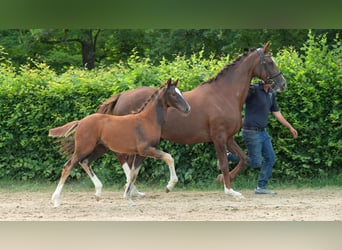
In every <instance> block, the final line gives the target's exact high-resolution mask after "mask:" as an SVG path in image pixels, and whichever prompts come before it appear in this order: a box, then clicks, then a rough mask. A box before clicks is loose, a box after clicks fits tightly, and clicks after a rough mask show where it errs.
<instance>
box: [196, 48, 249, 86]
mask: <svg viewBox="0 0 342 250" xmlns="http://www.w3.org/2000/svg"><path fill="white" fill-rule="evenodd" d="M255 50H256V49H255V48H253V49H244V52H243V54H242V55H241V56H239V57H238V58H236V59H235V60H234V61H233V62H232V63H230V64H227V65H226V66H225V67H224V68H223V69H222V70H221V71H220V72H219V73H218V74H217V75H216V76H214V77H213V78H210V79H209V80H207V81H205V82H203V83H202V85H203V84H207V83H212V82H214V81H216V80H217V79H218V78H219V77H220V76H222V75H224V74H225V73H226V72H227V71H228V70H229V69H231V68H232V67H234V66H235V65H236V64H237V63H238V62H240V61H241V60H242V59H243V58H245V57H246V56H248V55H249V54H250V53H251V52H253V51H255Z"/></svg>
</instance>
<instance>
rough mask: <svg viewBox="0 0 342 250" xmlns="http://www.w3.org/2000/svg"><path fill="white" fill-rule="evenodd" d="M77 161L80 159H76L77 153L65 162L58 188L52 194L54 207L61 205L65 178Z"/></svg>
mask: <svg viewBox="0 0 342 250" xmlns="http://www.w3.org/2000/svg"><path fill="white" fill-rule="evenodd" d="M77 161H78V159H76V157H75V155H73V156H72V157H71V159H69V160H68V161H67V162H66V163H65V164H64V167H63V170H62V174H61V178H60V180H59V183H58V185H57V188H56V190H55V192H54V193H53V194H52V198H51V200H52V202H53V205H54V207H58V206H59V205H60V201H59V197H60V195H61V192H62V189H63V186H64V183H65V180H66V179H67V178H68V176H69V175H70V171H71V170H72V168H73V167H74V166H75V165H76V163H77Z"/></svg>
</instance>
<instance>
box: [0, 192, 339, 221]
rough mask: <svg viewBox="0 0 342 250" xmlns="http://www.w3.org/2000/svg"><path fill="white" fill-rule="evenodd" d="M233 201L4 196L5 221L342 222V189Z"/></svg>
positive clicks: (208, 196)
mask: <svg viewBox="0 0 342 250" xmlns="http://www.w3.org/2000/svg"><path fill="white" fill-rule="evenodd" d="M242 193H243V195H244V197H245V199H243V200H235V199H234V198H231V197H229V196H227V195H225V194H224V192H223V191H210V192H184V191H175V192H171V193H165V192H164V191H162V190H160V191H151V192H146V197H145V198H143V199H138V198H135V199H134V201H135V203H136V206H135V207H129V206H128V204H127V201H126V200H125V199H123V198H122V192H111V191H104V192H103V196H102V199H101V200H100V201H99V202H97V201H96V200H95V198H94V195H93V192H92V191H82V192H79V191H76V192H74V191H68V190H66V191H64V192H62V194H61V206H60V207H58V208H54V207H53V206H52V204H51V202H50V198H51V193H50V192H11V193H6V192H1V193H0V220H2V221H336V220H337V221H342V189H341V188H334V189H333V188H329V189H325V188H324V189H298V190H296V189H289V190H280V191H278V194H277V195H275V196H269V195H255V194H254V192H253V191H252V190H244V191H242Z"/></svg>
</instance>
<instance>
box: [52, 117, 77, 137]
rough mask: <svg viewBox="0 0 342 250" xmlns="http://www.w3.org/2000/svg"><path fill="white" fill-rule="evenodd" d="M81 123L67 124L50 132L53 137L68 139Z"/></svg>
mask: <svg viewBox="0 0 342 250" xmlns="http://www.w3.org/2000/svg"><path fill="white" fill-rule="evenodd" d="M78 124H79V121H72V122H68V123H67V124H65V125H63V126H60V127H57V128H52V129H50V130H49V136H51V137H68V136H69V135H70V134H72V133H73V132H74V131H75V129H76V128H77V126H78Z"/></svg>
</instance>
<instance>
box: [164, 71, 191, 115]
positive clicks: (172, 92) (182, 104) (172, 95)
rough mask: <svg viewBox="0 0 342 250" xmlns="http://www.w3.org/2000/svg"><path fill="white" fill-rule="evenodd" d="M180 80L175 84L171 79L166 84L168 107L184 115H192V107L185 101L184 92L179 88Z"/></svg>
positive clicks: (165, 96)
mask: <svg viewBox="0 0 342 250" xmlns="http://www.w3.org/2000/svg"><path fill="white" fill-rule="evenodd" d="M177 84H178V80H177V81H175V82H173V81H172V80H171V78H170V79H169V80H168V81H167V82H166V83H165V89H166V90H165V94H164V98H165V103H166V104H167V106H168V107H174V108H176V109H178V110H179V111H181V112H182V113H185V114H188V113H190V110H191V108H190V105H189V103H188V102H187V101H186V100H185V99H184V97H183V94H182V92H181V91H180V90H179V89H178V88H177Z"/></svg>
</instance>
